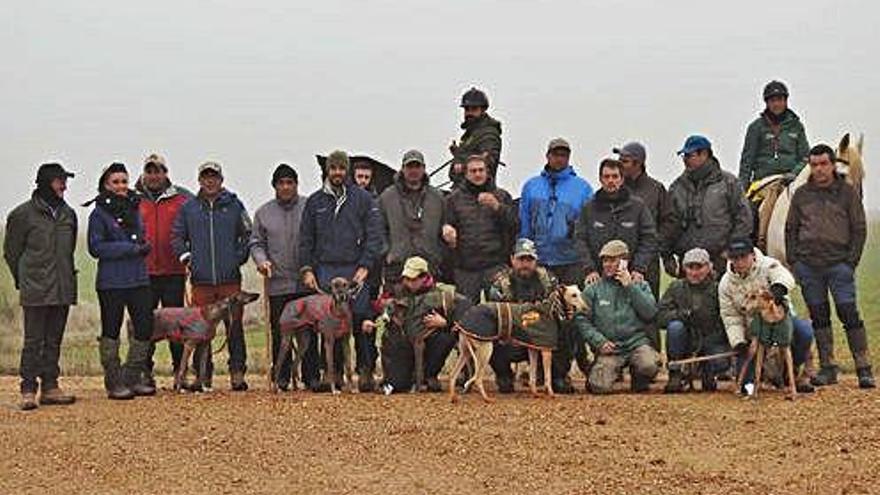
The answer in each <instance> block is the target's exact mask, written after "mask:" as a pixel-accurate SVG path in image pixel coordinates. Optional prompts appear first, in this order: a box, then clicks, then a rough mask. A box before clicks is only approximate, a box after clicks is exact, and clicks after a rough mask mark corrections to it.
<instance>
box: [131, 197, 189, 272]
mask: <svg viewBox="0 0 880 495" xmlns="http://www.w3.org/2000/svg"><path fill="white" fill-rule="evenodd" d="M135 189H136V190H137V191H138V192H140V193H141V201H140V203H139V205H138V207H139V210H140V214H141V218H142V219H143V221H144V232H145V235H146V239H147V242H149V243H150V245H151V246H152V247H153V249H152V250H150V253H149V254H148V255H147V258H146V261H147V272H148V273H149V274H150V276H166V275H184V274H186V267H185V266H184V265H183V263H181V262H180V260H179V259H178V258H177V256H175V255H174V249H172V248H171V228H172V226H173V225H174V220H175V219H176V218H177V214H178V213H179V212H180V209H181V208H182V207H183V205H184V203H186V202H187V201H189V199H190V198H192V196H193V195H192V193H191V192H189V191H188V190H186V189H184V188H182V187H179V186H176V185H173V184H170V183H169V184H168V187H167V188H166V189H165V190H164V191H162V192H161V193H159V194H158V195H156V194H152V193H151V192H150V191H149V190H148V189H147V188H146V187H144V186H143V183H142V182H141V181H138V183H137V184H136V185H135Z"/></svg>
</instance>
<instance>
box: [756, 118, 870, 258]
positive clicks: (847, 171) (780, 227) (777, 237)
mask: <svg viewBox="0 0 880 495" xmlns="http://www.w3.org/2000/svg"><path fill="white" fill-rule="evenodd" d="M863 142H864V135H860V136H859V141H858V143H856V144H855V145H852V143H851V142H850V135H849V133H847V134H846V135H844V136H843V138H841V140H840V144H839V145H838V146H837V163H836V166H837V172H838V173H839V174H841V175H843V176H844V177H846V181H847V182H849V183H850V184H851V185H852V186H853V187H855V188H856V190H857V191H859V193H860V194H861V191H862V180H864V178H865V168H864V165H863V163H862V144H863ZM809 178H810V167H809V165H807V166H806V167H804V168H803V170H801V172H800V173H799V174H798V176H797V178H796V179H795V180H794V181H793V182H792V183H791V184H789V185H788V186H787V187H784V188H782V190H781V191H780V192H779V195H778V197H777V198H776V201H775V203H773V202H772V201H764V202H763V203H762V204H761V207H760V209H759V211H758V215H760V216H761V218H766V217H765V215H768V214H769V221H768V222H766V223H765V224H766V234H765V235H763V236H759V238H760V239H764V240H765V242H766V252H767V254H768V255H769V256H771V257H773V258H776V259H777V260H779V261H781V262H783V263H785V260H786V257H785V222H786V220H787V219H788V210H789V207H790V206H791V198H792V196H793V195H794V192H795V191H796V190H797V189H798V188H799V187H801V186H802V185H804V184H806V183H807V180H808V179H809ZM781 179H782V175H772V176H769V177H765V178H764V179H761V180H760V181H758V182H757V183H755V184H753V185H752V187H750V188H749V195H752V194H755V193H756V192H759V191H761V190H763V189H765V188H770V187H772V186H773V185H774V184H780V182H779V181H780V180H781ZM769 208H772V211H767V210H768V209H769Z"/></svg>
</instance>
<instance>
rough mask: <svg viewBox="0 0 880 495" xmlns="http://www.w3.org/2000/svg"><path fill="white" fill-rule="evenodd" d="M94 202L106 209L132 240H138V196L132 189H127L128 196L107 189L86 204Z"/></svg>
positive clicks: (98, 206)
mask: <svg viewBox="0 0 880 495" xmlns="http://www.w3.org/2000/svg"><path fill="white" fill-rule="evenodd" d="M91 203H95V206H96V207H97V208H101V209H102V210H104V211H106V212H107V213H108V214H110V216H112V217H113V219H114V220H116V224H117V225H119V227H120V228H121V229H122V230H123V231H125V233H126V234H127V235H128V236H129V238H131V239H132V240H134V241H138V240H140V231H139V229H138V227H139V224H138V215H140V213H139V212H138V203H139V198H138V196H137V194H135V192H134V191H129V192H128V196H119V195H116V194H113V193H110V192H107V191H104V192H102V193H101V194H99V195H97V196H96V197H95V199H93V200H92V201H90V202H89V203H86V205H88V204H91Z"/></svg>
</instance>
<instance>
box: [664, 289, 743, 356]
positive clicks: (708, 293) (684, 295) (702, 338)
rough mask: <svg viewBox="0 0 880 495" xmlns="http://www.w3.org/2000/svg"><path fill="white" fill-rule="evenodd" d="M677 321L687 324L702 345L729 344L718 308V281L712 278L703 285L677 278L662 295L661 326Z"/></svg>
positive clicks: (666, 326) (693, 336)
mask: <svg viewBox="0 0 880 495" xmlns="http://www.w3.org/2000/svg"><path fill="white" fill-rule="evenodd" d="M676 320H677V321H681V322H682V323H684V324H685V325H686V326H687V329H688V332H689V333H690V334H691V336H692V338H693V339H694V340H697V341H699V342H701V343H702V344H705V343H707V342H712V343H714V342H716V341H717V342H718V343H723V344H727V334H725V333H724V323H723V322H722V321H721V314H720V311H719V308H718V282H716V281H715V280H714V279H712V278H711V277H709V278H708V279H707V280H705V281H704V282H703V283H701V284H691V283H690V282H688V281H687V280H685V279H678V280H673V281H672V283H671V284H669V287H668V288H667V289H666V292H664V293H663V297H662V298H660V304H659V305H658V310H657V326H658V327H660V328H668V327H669V323H670V322H672V321H676ZM704 350H705V348H704Z"/></svg>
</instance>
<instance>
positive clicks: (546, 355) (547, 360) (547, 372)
mask: <svg viewBox="0 0 880 495" xmlns="http://www.w3.org/2000/svg"><path fill="white" fill-rule="evenodd" d="M541 359H542V360H543V364H544V387H546V388H547V397H549V398H551V399H552V398H554V397H556V394H555V393H554V392H553V377H552V371H551V368H552V367H553V351H551V350H550V349H541Z"/></svg>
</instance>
